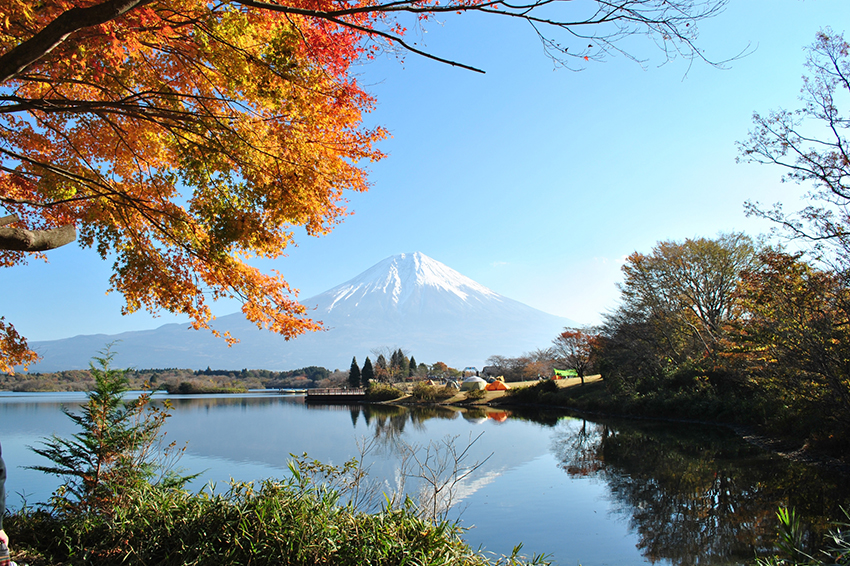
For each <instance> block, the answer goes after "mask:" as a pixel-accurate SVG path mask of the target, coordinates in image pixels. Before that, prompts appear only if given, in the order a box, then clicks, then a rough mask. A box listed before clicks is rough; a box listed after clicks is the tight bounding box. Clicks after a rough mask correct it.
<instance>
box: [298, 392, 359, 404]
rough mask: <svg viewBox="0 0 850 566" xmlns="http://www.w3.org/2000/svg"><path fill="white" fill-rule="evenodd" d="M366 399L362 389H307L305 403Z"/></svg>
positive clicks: (340, 402) (339, 402)
mask: <svg viewBox="0 0 850 566" xmlns="http://www.w3.org/2000/svg"><path fill="white" fill-rule="evenodd" d="M365 399H366V391H364V390H363V389H308V390H307V398H306V399H305V400H306V402H307V403H338V404H346V403H358V402H360V401H364V400H365Z"/></svg>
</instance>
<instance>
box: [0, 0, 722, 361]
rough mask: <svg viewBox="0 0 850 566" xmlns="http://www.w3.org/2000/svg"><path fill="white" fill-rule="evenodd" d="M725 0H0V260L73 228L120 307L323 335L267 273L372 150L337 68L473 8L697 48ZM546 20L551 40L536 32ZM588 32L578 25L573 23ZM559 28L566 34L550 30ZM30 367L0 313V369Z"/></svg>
mask: <svg viewBox="0 0 850 566" xmlns="http://www.w3.org/2000/svg"><path fill="white" fill-rule="evenodd" d="M724 3H725V0H615V1H614V2H609V1H602V0H588V1H587V2H584V3H582V4H581V5H578V4H577V3H575V2H573V1H571V0H555V1H554V2H553V1H550V0H533V1H532V2H529V3H522V4H519V5H517V4H510V3H507V2H503V1H492V0H449V1H447V2H445V3H443V2H440V1H439V0H400V1H388V2H381V1H380V0H349V1H345V2H343V1H342V0H291V1H290V0H285V1H284V0H269V1H253V0H220V1H218V2H208V1H201V0H43V1H33V0H0V205H2V207H3V208H4V209H5V211H3V212H2V213H0V264H2V265H3V266H7V267H8V266H13V265H18V264H22V263H25V262H26V261H27V259H28V258H30V257H32V256H33V255H34V254H35V257H38V256H37V254H40V253H44V252H45V251H47V250H50V249H53V248H56V247H58V246H61V245H64V244H67V243H69V242H71V241H73V240H75V239H76V240H77V241H78V242H79V244H80V245H82V246H83V247H90V248H94V249H95V250H96V251H97V253H98V254H100V256H101V257H102V258H104V259H105V260H109V261H112V262H113V275H112V277H111V279H110V285H111V288H112V289H113V290H116V291H118V292H120V293H122V294H123V296H124V297H125V299H126V305H125V306H124V308H123V310H124V312H125V313H129V312H133V311H136V310H138V309H141V308H144V309H147V310H149V311H151V312H156V311H158V310H161V309H165V310H167V311H171V312H177V313H185V314H187V315H188V316H189V317H190V319H191V320H192V321H193V325H194V326H195V327H196V328H209V323H210V321H211V318H212V316H211V312H210V308H209V304H208V303H209V301H211V300H213V301H214V300H216V299H218V298H221V297H236V298H238V299H240V300H241V301H242V303H243V307H242V310H243V312H244V314H245V315H246V317H247V318H248V319H249V320H251V321H253V322H254V323H256V324H257V325H258V326H260V327H265V328H268V329H270V330H272V331H274V332H277V333H280V334H281V335H283V336H284V337H286V338H290V337H293V336H296V335H298V334H299V333H302V332H305V331H310V330H314V329H317V328H319V324H318V323H317V322H314V321H311V320H309V319H308V318H306V317H305V312H304V309H303V307H302V306H301V305H300V304H299V303H298V302H297V301H296V299H295V294H294V292H293V290H292V289H290V288H289V286H288V285H287V283H286V281H285V280H284V279H283V278H282V277H281V276H280V275H279V274H277V273H263V272H261V271H259V270H257V269H256V268H254V267H252V266H251V265H249V264H248V263H246V261H247V260H249V259H250V258H252V257H265V258H274V257H277V256H279V255H280V254H281V253H283V251H284V250H285V249H286V248H287V246H289V245H290V244H291V243H292V242H293V237H294V230H295V229H296V228H303V229H305V230H306V232H307V234H310V235H322V234H324V233H327V232H328V231H329V230H331V229H332V228H333V226H334V225H335V224H336V223H338V222H339V221H340V220H341V219H342V218H343V217H344V216H345V214H346V209H345V194H346V191H364V190H366V189H367V185H368V183H367V178H366V171H365V169H364V167H363V164H364V163H368V162H370V161H374V160H376V159H380V158H381V157H382V154H381V152H380V151H379V150H378V149H377V148H376V147H375V143H376V142H378V141H379V140H381V139H382V138H383V137H384V136H385V131H384V130H383V129H381V128H367V127H365V126H364V125H363V121H362V119H363V114H364V112H368V111H369V110H370V109H371V108H372V106H373V105H374V102H375V101H374V100H373V98H372V97H371V96H370V95H369V94H368V93H366V92H365V91H364V90H363V88H362V87H361V86H360V85H359V84H358V83H357V81H356V79H355V78H354V77H353V76H352V74H351V73H350V69H351V65H352V64H355V63H356V62H359V61H362V60H363V59H365V58H368V57H372V56H374V55H375V54H376V53H377V52H379V51H380V50H382V49H401V50H407V51H410V52H413V53H417V54H420V55H423V56H426V57H430V58H432V59H435V60H438V61H442V62H444V63H448V64H453V65H461V66H466V67H468V68H471V67H469V66H468V65H464V64H462V63H459V62H455V61H452V60H450V59H449V58H447V57H443V56H439V55H436V54H432V53H429V52H427V51H425V50H424V49H423V48H422V47H421V46H417V45H414V44H412V43H410V42H408V41H406V39H405V35H404V32H405V25H406V24H413V25H426V24H427V22H428V20H429V18H431V17H433V16H434V15H435V14H439V13H448V14H453V13H455V12H467V11H476V12H483V13H487V14H491V15H492V16H493V17H507V18H517V19H520V20H522V21H524V22H526V23H529V24H530V25H531V26H533V28H534V30H535V31H536V32H537V34H539V36H540V37H541V38H542V39H543V45H544V48H545V50H546V51H547V52H548V53H549V54H550V55H551V56H553V57H555V58H558V59H559V60H561V61H562V62H565V63H567V64H568V65H570V64H571V63H570V61H573V62H576V63H577V64H579V65H581V64H584V62H585V61H592V60H597V59H600V58H602V57H604V56H605V54H606V53H609V52H611V51H612V50H613V51H618V50H619V48H618V47H617V45H618V43H617V40H619V39H621V38H624V37H627V36H630V35H633V34H636V33H644V34H647V35H649V36H650V37H651V38H652V39H653V40H654V41H655V43H656V44H657V45H660V46H661V47H662V50H663V51H664V53H665V54H666V55H667V56H668V57H669V56H673V55H675V54H677V53H681V54H684V55H685V56H687V57H697V58H700V57H702V55H701V53H700V52H699V51H698V50H696V49H695V48H694V46H693V41H694V39H695V37H696V35H695V34H696V23H697V22H698V21H699V20H701V19H702V18H706V17H709V16H711V15H713V14H715V13H716V12H717V11H718V10H720V9H721V8H722V6H723V5H724ZM545 30H551V31H552V32H553V33H552V34H551V35H549V34H547V33H545ZM583 30H590V31H587V32H585V31H583ZM558 34H561V35H563V36H564V37H565V38H568V39H569V40H570V41H565V40H560V39H558ZM33 360H35V355H34V354H33V353H32V352H31V351H30V350H29V349H28V348H27V346H26V342H25V340H24V338H23V337H22V336H20V335H19V334H18V333H17V332H16V331H15V329H14V327H13V326H12V325H11V324H10V323H9V322H7V321H6V320H5V319H3V318H0V370H6V371H11V369H12V367H13V366H14V365H16V364H21V363H23V364H26V363H27V362H32V361H33Z"/></svg>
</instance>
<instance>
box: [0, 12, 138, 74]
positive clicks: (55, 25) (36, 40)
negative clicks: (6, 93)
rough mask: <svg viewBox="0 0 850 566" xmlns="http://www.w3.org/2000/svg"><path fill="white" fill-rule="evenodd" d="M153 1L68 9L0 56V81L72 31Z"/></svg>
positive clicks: (62, 39)
mask: <svg viewBox="0 0 850 566" xmlns="http://www.w3.org/2000/svg"><path fill="white" fill-rule="evenodd" d="M152 1H153V0H106V1H105V2H102V3H101V4H95V5H94V6H89V7H88V8H71V9H70V10H67V11H65V12H63V13H62V14H60V15H59V16H58V17H57V18H56V19H55V20H53V21H52V22H50V23H49V24H47V26H45V27H44V29H42V30H41V31H40V32H38V33H37V34H35V35H34V36H32V37H31V38H29V39H28V40H26V41H24V42H23V43H20V44H18V45H17V46H16V47H15V48H14V49H12V50H10V51H8V52H6V53H4V54H3V56H2V57H0V83H4V82H6V81H8V80H9V79H12V78H15V77H16V76H18V75H19V74H21V73H22V72H24V71H25V70H26V69H27V68H28V67H29V66H30V65H32V64H33V63H35V62H37V61H38V60H39V59H41V58H42V57H44V56H45V55H47V54H48V53H50V52H51V51H53V49H55V48H56V47H57V46H58V45H60V44H61V43H62V42H63V41H65V40H66V39H68V36H70V35H71V34H72V33H74V32H76V31H79V30H81V29H84V28H87V27H92V26H97V25H100V24H103V23H106V22H108V21H110V20H114V19H115V18H117V17H119V16H121V15H123V14H126V13H127V12H129V11H130V10H133V9H135V8H138V7H139V6H143V5H145V4H148V3H150V2H152Z"/></svg>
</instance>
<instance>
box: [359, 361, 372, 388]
mask: <svg viewBox="0 0 850 566" xmlns="http://www.w3.org/2000/svg"><path fill="white" fill-rule="evenodd" d="M360 379H361V380H362V381H363V388H364V389H368V388H369V382H370V381H372V380H373V379H375V370H374V369H372V360H370V359H369V356H366V361H365V362H363V371H361V372H360Z"/></svg>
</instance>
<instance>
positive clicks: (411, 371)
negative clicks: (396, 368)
mask: <svg viewBox="0 0 850 566" xmlns="http://www.w3.org/2000/svg"><path fill="white" fill-rule="evenodd" d="M407 367H408V368H409V369H408V371H407V375H408V377H413V376H414V375H416V358H414V357H413V356H410V363H409V364H408V366H407Z"/></svg>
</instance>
